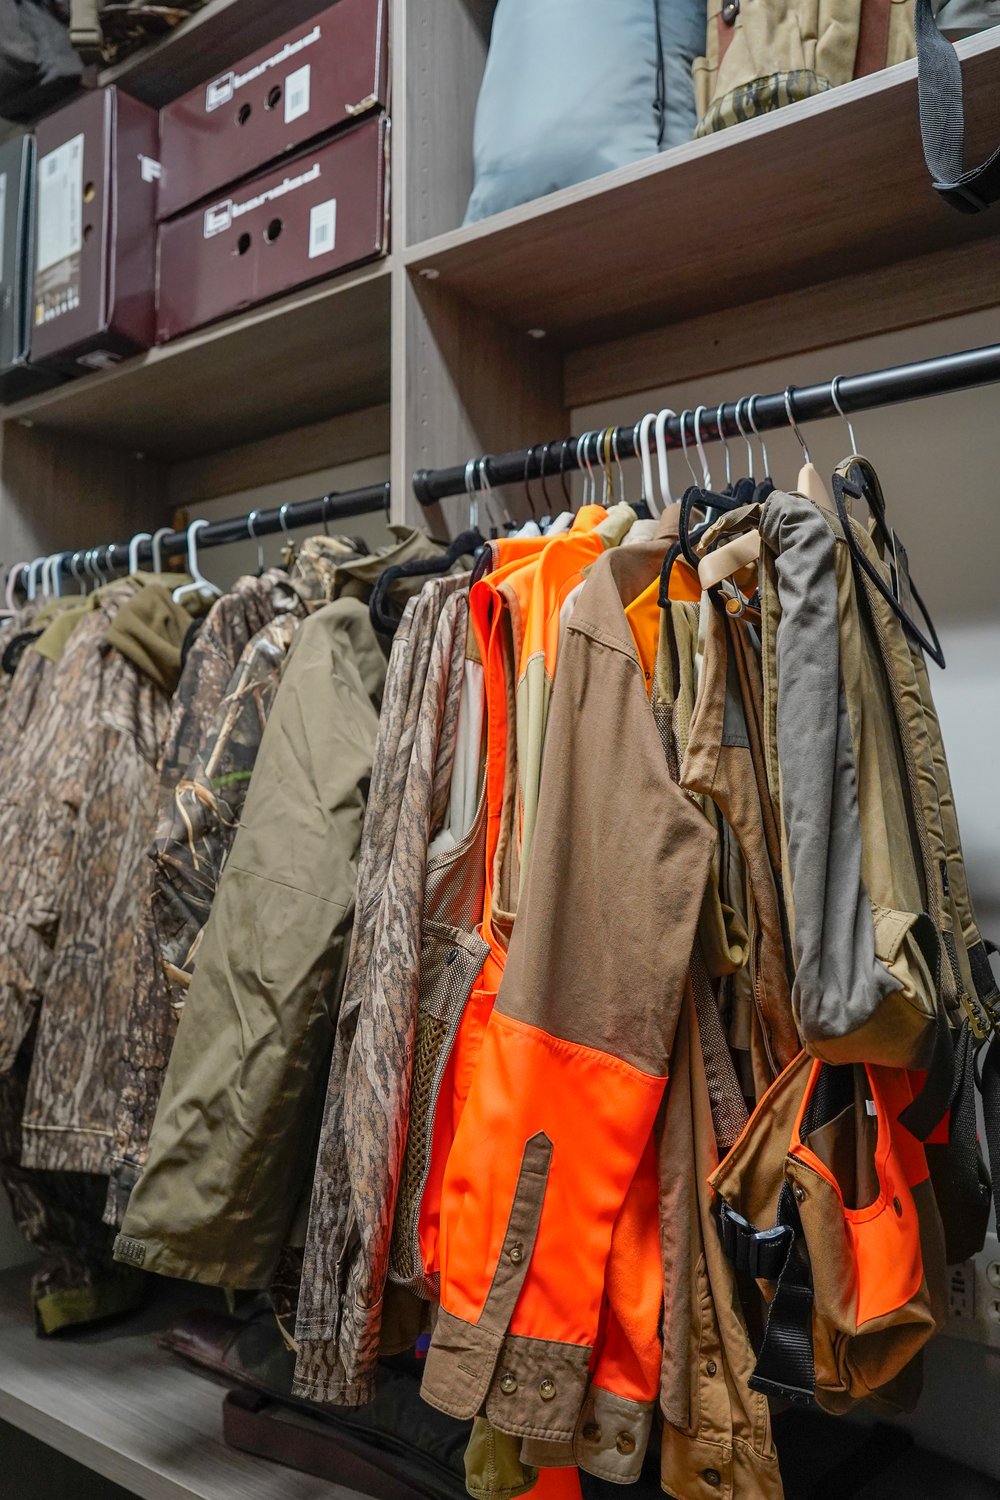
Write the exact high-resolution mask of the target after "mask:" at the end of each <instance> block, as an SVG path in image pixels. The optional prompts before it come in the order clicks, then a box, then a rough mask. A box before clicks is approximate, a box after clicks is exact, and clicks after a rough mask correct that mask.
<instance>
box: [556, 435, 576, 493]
mask: <svg viewBox="0 0 1000 1500" xmlns="http://www.w3.org/2000/svg"><path fill="white" fill-rule="evenodd" d="M572 446H573V439H572V438H563V440H562V446H561V447H560V449H559V483H560V484H561V485H562V492H563V499H564V500H565V502H566V507H567V509H568V510H572V509H573V496H572V494H571V492H570V487H569V484H568V483H567V480H566V459H567V456H568V454H569V450H570V448H572Z"/></svg>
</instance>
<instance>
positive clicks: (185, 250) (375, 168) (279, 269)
mask: <svg viewBox="0 0 1000 1500" xmlns="http://www.w3.org/2000/svg"><path fill="white" fill-rule="evenodd" d="M388 127H389V122H388V120H387V119H386V117H385V115H380V116H378V117H377V118H374V119H370V120H365V121H364V122H363V123H362V124H360V125H356V126H354V128H353V129H352V130H349V131H347V132H346V133H344V134H343V135H338V136H336V137H335V138H334V139H333V140H332V141H328V142H326V143H324V144H321V145H319V146H317V147H315V149H314V150H312V151H309V152H305V153H303V154H302V155H301V156H297V157H295V159H294V160H293V161H290V162H286V163H284V165H283V166H281V167H279V168H277V170H274V171H271V172H266V173H264V174H263V175H261V176H260V177H254V178H253V179H251V181H250V182H245V183H243V184H242V185H241V186H240V187H237V188H233V190H232V192H231V194H230V195H229V196H228V197H226V198H223V199H221V200H219V201H216V202H214V203H211V204H209V205H208V207H207V208H198V209H194V210H192V211H191V212H190V213H187V214H183V215H182V216H181V217H180V218H179V219H171V220H168V222H167V223H165V224H161V225H160V247H159V275H158V298H157V328H156V336H157V339H158V340H159V341H160V342H164V341H165V340H167V339H172V338H176V337H177V335H178V334H181V333H186V332H187V331H188V330H189V329H191V328H198V327H200V326H201V325H202V324H203V323H210V322H212V321H213V320H214V319H216V318H222V317H225V316H226V315H227V314H228V313H234V312H237V311H238V310H239V309H240V308H244V307H251V306H253V304H254V303H257V302H263V301H265V300H266V299H267V298H269V297H277V296H279V295H280V294H281V293H282V292H289V291H291V290H292V289H293V288H295V287H298V286H303V285H305V283H307V282H310V281H318V280H320V279H321V278H322V277H325V276H329V275H330V274H331V273H332V272H334V271H342V270H344V269H345V268H346V267H347V266H353V265H357V264H358V263H359V262H360V261H364V260H370V259H372V257H373V256H376V255H381V254H384V252H385V249H386V242H387V237H388V220H387V214H388V197H387V183H388V164H387V153H388Z"/></svg>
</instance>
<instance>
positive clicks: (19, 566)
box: [5, 562, 28, 614]
mask: <svg viewBox="0 0 1000 1500" xmlns="http://www.w3.org/2000/svg"><path fill="white" fill-rule="evenodd" d="M27 566H28V565H27V563H23V562H17V563H15V564H14V566H13V567H12V568H11V570H10V572H9V573H8V574H7V588H6V592H5V599H6V604H7V609H8V612H9V613H10V614H14V612H15V608H16V606H15V604H14V590H15V589H16V588H17V580H18V578H19V577H20V576H21V575H22V574H23V573H24V572H25V570H26V569H27Z"/></svg>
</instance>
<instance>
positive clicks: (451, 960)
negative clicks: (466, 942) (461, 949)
mask: <svg viewBox="0 0 1000 1500" xmlns="http://www.w3.org/2000/svg"><path fill="white" fill-rule="evenodd" d="M457 957H458V949H457V948H452V950H451V952H450V953H449V954H448V955H447V957H446V958H445V963H446V964H453V963H454V962H455V960H456V958H457Z"/></svg>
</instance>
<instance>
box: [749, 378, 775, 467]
mask: <svg viewBox="0 0 1000 1500" xmlns="http://www.w3.org/2000/svg"><path fill="white" fill-rule="evenodd" d="M759 400H760V396H758V395H753V396H751V397H750V400H749V401H748V402H747V417H748V418H749V421H750V426H751V427H752V428H753V432H754V437H755V438H756V439H757V441H758V443H759V444H760V451H761V454H762V456H763V459H764V478H765V479H766V478H767V477H768V475H769V474H770V472H771V460H770V459H769V458H768V456H767V444H766V443H765V441H764V439H763V438H762V437H761V433H760V428H759V427H758V426H757V402H758V401H759Z"/></svg>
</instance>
